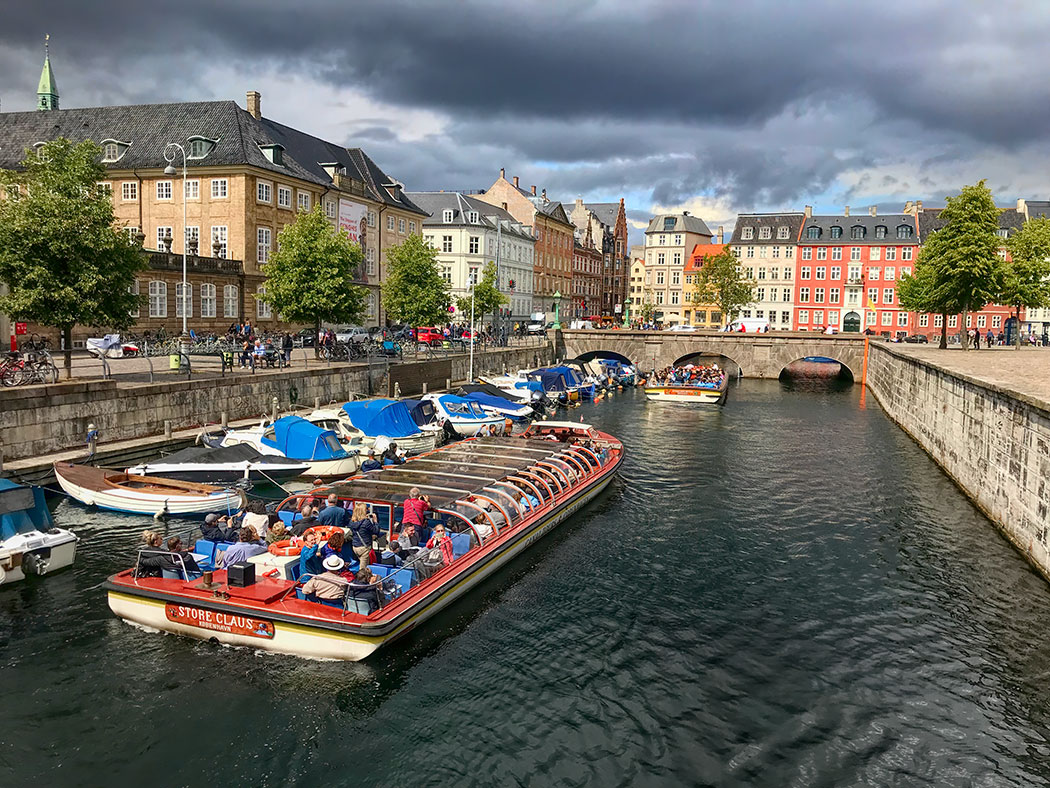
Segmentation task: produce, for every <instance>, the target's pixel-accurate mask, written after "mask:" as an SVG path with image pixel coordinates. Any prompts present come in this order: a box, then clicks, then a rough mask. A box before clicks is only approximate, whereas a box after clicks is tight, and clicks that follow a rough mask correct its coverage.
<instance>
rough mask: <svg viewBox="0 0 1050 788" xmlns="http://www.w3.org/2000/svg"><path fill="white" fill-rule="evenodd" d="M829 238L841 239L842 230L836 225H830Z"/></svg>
mask: <svg viewBox="0 0 1050 788" xmlns="http://www.w3.org/2000/svg"><path fill="white" fill-rule="evenodd" d="M831 237H832V238H841V237H842V228H841V227H839V226H838V225H837V224H835V225H832V227H831Z"/></svg>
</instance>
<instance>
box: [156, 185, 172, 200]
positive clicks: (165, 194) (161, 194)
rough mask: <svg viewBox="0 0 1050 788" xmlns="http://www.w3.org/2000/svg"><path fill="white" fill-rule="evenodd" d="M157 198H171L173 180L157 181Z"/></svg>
mask: <svg viewBox="0 0 1050 788" xmlns="http://www.w3.org/2000/svg"><path fill="white" fill-rule="evenodd" d="M157 199H158V200H170V199H171V181H157Z"/></svg>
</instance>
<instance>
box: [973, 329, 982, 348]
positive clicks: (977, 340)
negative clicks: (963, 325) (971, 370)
mask: <svg viewBox="0 0 1050 788" xmlns="http://www.w3.org/2000/svg"><path fill="white" fill-rule="evenodd" d="M973 349H974V350H980V349H981V332H980V331H979V330H977V329H976V328H975V329H974V331H973Z"/></svg>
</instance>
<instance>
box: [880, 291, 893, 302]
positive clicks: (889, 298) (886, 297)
mask: <svg viewBox="0 0 1050 788" xmlns="http://www.w3.org/2000/svg"><path fill="white" fill-rule="evenodd" d="M882 303H884V304H892V303H893V288H892V287H886V288H883V291H882Z"/></svg>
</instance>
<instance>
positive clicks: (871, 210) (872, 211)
mask: <svg viewBox="0 0 1050 788" xmlns="http://www.w3.org/2000/svg"><path fill="white" fill-rule="evenodd" d="M868 215H869V216H878V215H879V207H878V206H877V205H869V206H868Z"/></svg>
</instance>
